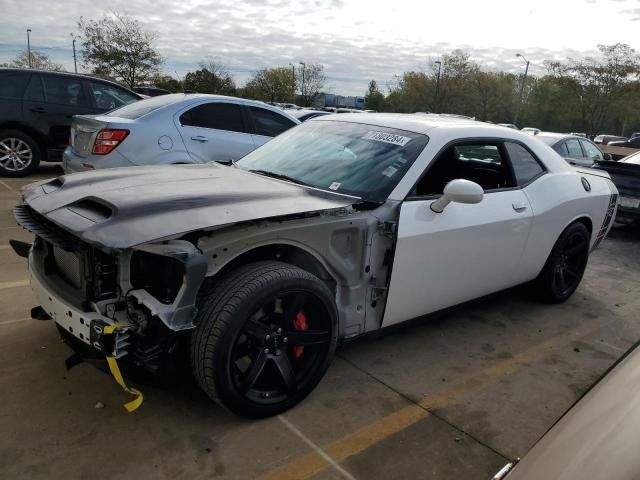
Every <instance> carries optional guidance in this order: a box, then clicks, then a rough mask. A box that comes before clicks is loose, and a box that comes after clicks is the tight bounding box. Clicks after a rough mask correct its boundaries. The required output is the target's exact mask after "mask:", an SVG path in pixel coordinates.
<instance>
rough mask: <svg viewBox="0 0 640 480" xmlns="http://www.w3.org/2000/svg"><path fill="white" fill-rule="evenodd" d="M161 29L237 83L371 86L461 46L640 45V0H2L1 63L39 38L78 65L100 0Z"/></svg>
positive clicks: (177, 64)
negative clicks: (307, 80) (310, 74)
mask: <svg viewBox="0 0 640 480" xmlns="http://www.w3.org/2000/svg"><path fill="white" fill-rule="evenodd" d="M105 4H108V8H109V9H111V10H113V11H118V12H124V13H127V14H129V15H132V16H133V17H135V18H136V19H138V20H139V21H140V22H141V23H142V24H143V26H144V28H145V29H149V30H153V31H155V32H157V33H158V41H157V47H158V49H159V50H160V52H161V53H162V55H163V56H164V57H165V59H166V62H165V64H164V66H163V69H164V71H165V72H166V73H168V74H170V75H173V76H176V73H175V72H177V74H178V75H180V76H182V75H184V73H185V72H187V71H189V70H192V69H194V68H195V67H196V64H197V63H198V61H199V60H200V59H202V58H204V57H205V56H213V57H215V58H217V59H219V61H220V62H221V63H222V64H224V65H225V66H226V67H227V68H228V70H230V71H231V72H232V73H233V75H234V77H235V78H236V81H237V82H238V83H239V84H242V83H244V81H245V80H246V79H247V77H248V76H249V75H251V73H252V72H254V71H256V70H258V69H260V68H263V67H270V66H289V63H294V64H296V66H297V64H298V62H300V61H304V62H306V63H322V64H323V65H324V66H325V72H326V74H327V77H328V82H327V88H326V90H328V91H332V92H336V93H341V94H350V95H354V94H359V95H362V94H364V92H365V90H366V87H367V83H368V81H369V80H370V79H375V80H377V81H378V83H380V84H381V86H383V87H384V86H385V85H387V84H389V82H392V81H393V77H394V75H397V74H400V73H402V72H404V71H407V70H416V69H424V68H425V67H426V65H427V62H429V61H433V60H436V59H437V58H438V56H439V55H442V54H443V53H448V52H450V51H451V50H453V49H455V48H461V49H463V50H466V51H468V52H469V53H470V54H471V56H472V59H473V60H475V61H476V62H478V63H479V64H480V65H481V67H482V68H484V69H487V70H494V69H503V70H509V71H514V72H520V71H522V69H523V68H524V62H523V61H522V59H520V58H518V57H516V56H515V54H516V53H517V52H520V53H522V54H523V55H525V57H527V58H528V59H529V60H530V61H531V68H530V72H531V73H533V74H539V73H544V67H543V65H542V62H543V61H544V60H545V59H559V60H563V59H566V58H568V57H580V56H583V55H589V54H593V53H594V51H595V50H596V45H598V44H613V43H617V42H621V43H628V44H629V45H631V46H632V47H633V48H635V49H637V50H640V35H639V34H638V32H639V31H640V0H531V1H524V0H520V1H519V0H442V1H434V0H431V1H426V0H386V1H384V2H383V1H377V0H244V1H243V0H216V1H207V0H153V1H149V0H147V1H142V0H111V1H110V2H96V1H95V0H76V1H68V0H59V1H57V2H53V1H51V0H2V9H1V11H0V18H1V19H2V20H1V21H0V26H1V28H0V63H1V62H6V61H9V60H11V59H12V58H13V57H14V56H15V55H16V54H17V53H18V52H19V51H20V50H22V49H25V48H26V29H27V28H31V29H32V32H31V46H32V48H33V49H36V50H40V51H43V52H45V53H47V54H49V55H50V56H51V58H52V59H53V60H54V61H56V62H58V63H62V64H63V65H64V66H65V67H67V69H69V70H71V71H72V70H73V59H72V54H71V37H70V33H72V32H74V31H76V22H77V20H78V18H79V17H80V16H85V17H88V18H98V17H100V16H101V14H102V13H104V12H103V11H101V10H100V9H99V7H100V6H103V5H105Z"/></svg>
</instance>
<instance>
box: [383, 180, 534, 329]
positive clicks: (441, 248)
mask: <svg viewBox="0 0 640 480" xmlns="http://www.w3.org/2000/svg"><path fill="white" fill-rule="evenodd" d="M432 202H433V200H417V201H407V202H405V203H404V204H403V205H402V209H401V211H400V221H399V223H398V239H397V244H396V254H395V259H394V263H393V272H392V274H391V284H390V287H389V295H388V297H387V306H386V311H385V314H384V321H383V324H382V326H383V327H386V326H389V325H393V324H394V323H398V322H402V321H404V320H408V319H410V318H415V317H418V316H420V315H424V314H427V313H431V312H434V311H436V310H441V309H443V308H447V307H450V306H452V305H456V304H458V303H462V302H465V301H467V300H471V299H473V298H477V297H481V296H483V295H486V294H488V293H491V292H495V291H498V290H502V289H504V288H507V287H510V286H512V285H516V284H518V283H520V282H522V281H524V280H526V278H524V275H523V272H522V270H521V269H520V263H521V261H520V259H521V257H522V253H523V251H524V249H525V246H526V244H527V240H528V237H529V232H530V230H531V222H532V214H531V208H530V207H529V206H528V201H527V197H526V196H525V194H524V193H523V192H522V190H509V191H502V192H495V193H488V194H485V196H484V198H483V200H482V201H481V202H480V203H479V204H476V205H467V204H461V203H451V204H449V205H448V206H447V207H446V208H445V210H444V212H442V213H435V212H433V211H431V209H430V208H429V205H430V204H431V203H432ZM514 205H516V206H518V208H519V209H520V208H521V207H520V205H522V206H524V209H522V210H520V211H516V210H515V209H514Z"/></svg>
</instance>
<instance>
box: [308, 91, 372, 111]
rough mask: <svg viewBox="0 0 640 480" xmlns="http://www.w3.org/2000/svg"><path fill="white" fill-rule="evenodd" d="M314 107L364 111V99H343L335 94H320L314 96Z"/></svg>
mask: <svg viewBox="0 0 640 480" xmlns="http://www.w3.org/2000/svg"><path fill="white" fill-rule="evenodd" d="M313 106H314V107H319V108H321V107H337V108H357V109H360V110H362V109H364V97H345V96H343V95H336V94H335V93H321V94H319V95H318V96H316V98H315V100H314V102H313Z"/></svg>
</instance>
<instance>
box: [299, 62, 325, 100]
mask: <svg viewBox="0 0 640 480" xmlns="http://www.w3.org/2000/svg"><path fill="white" fill-rule="evenodd" d="M297 77H298V78H297V82H296V83H297V84H298V85H299V86H300V98H301V99H302V104H303V105H304V106H309V105H311V103H312V102H313V100H314V99H315V98H316V97H317V96H318V94H319V93H320V91H321V90H322V89H323V87H324V84H325V82H326V81H327V77H326V76H325V74H324V66H323V65H320V64H313V63H312V64H303V66H301V67H300V68H298V69H297Z"/></svg>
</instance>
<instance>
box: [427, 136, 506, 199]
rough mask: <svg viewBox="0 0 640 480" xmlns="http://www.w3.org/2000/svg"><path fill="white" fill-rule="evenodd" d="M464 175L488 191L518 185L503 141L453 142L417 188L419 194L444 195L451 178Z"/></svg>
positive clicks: (463, 177) (433, 163)
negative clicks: (455, 143) (454, 143)
mask: <svg viewBox="0 0 640 480" xmlns="http://www.w3.org/2000/svg"><path fill="white" fill-rule="evenodd" d="M458 178H462V179H465V180H471V181H472V182H475V183H477V184H478V185H480V186H481V187H482V188H483V189H484V190H485V191H491V190H496V189H501V188H510V187H515V186H516V184H515V181H514V179H513V175H512V173H511V169H510V167H509V163H508V160H507V153H506V150H505V149H504V146H503V145H502V143H501V142H487V143H478V142H474V143H463V144H457V145H452V146H450V147H448V148H447V149H446V150H445V151H444V152H442V153H441V154H440V155H438V158H436V159H435V160H434V161H433V162H432V165H431V166H430V168H429V169H428V170H427V172H426V173H425V175H424V176H423V177H422V179H421V180H420V181H419V182H418V184H417V185H416V189H415V194H416V195H417V196H431V195H441V194H442V191H443V190H444V187H445V186H446V185H447V183H449V182H450V181H451V180H455V179H458Z"/></svg>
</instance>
